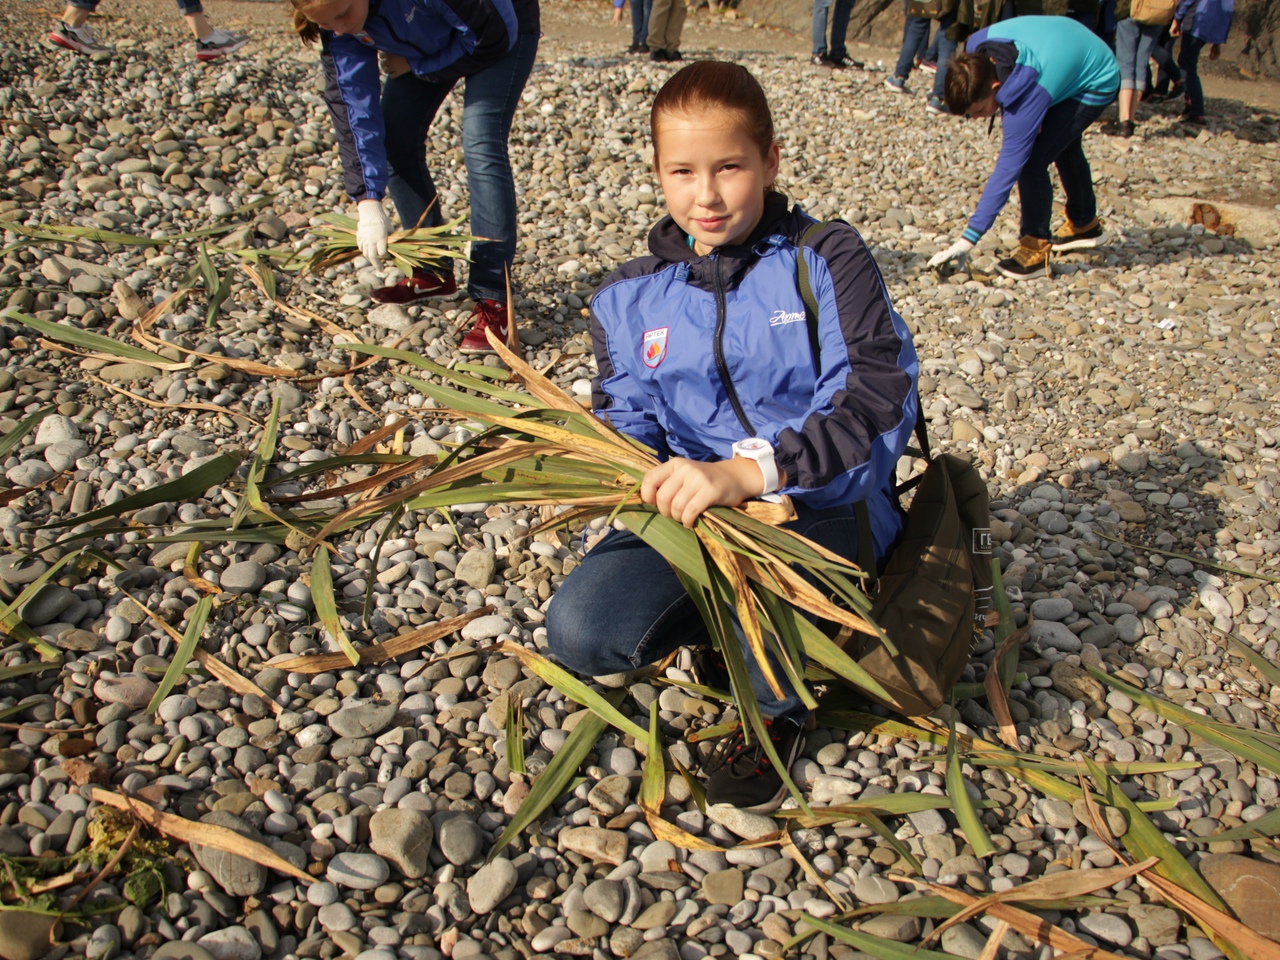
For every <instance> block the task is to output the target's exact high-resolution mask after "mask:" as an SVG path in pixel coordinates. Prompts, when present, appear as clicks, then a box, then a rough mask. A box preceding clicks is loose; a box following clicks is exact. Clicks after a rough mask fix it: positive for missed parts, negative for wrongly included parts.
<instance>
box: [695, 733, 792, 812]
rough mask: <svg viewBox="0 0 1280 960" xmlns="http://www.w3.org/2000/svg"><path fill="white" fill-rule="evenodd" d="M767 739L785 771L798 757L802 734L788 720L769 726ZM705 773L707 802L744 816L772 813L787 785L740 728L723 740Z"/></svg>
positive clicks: (712, 755) (756, 744)
mask: <svg viewBox="0 0 1280 960" xmlns="http://www.w3.org/2000/svg"><path fill="white" fill-rule="evenodd" d="M769 739H770V740H772V741H773V746H774V749H776V750H777V751H778V758H779V759H780V760H781V761H782V762H783V763H784V764H786V767H787V769H788V770H790V769H791V764H793V763H795V759H796V757H798V756H800V750H801V748H802V747H803V746H804V731H803V730H802V729H801V728H800V726H799V725H798V724H796V723H795V722H793V721H791V720H787V719H785V718H781V719H778V720H774V721H772V722H770V723H769ZM702 769H703V772H704V773H706V774H707V803H709V804H711V805H712V806H715V805H716V804H718V803H727V804H728V805H729V806H731V807H737V808H738V809H739V810H742V811H744V812H746V813H772V812H773V811H774V810H777V809H778V807H779V806H781V805H782V798H783V797H784V796H786V794H787V786H786V784H785V783H783V782H782V775H781V774H780V773H778V771H777V770H775V769H774V767H773V764H772V763H770V762H769V756H768V754H766V753H765V752H764V747H763V746H762V745H761V744H760V743H759V741H758V740H755V739H753V740H752V741H751V744H750V745H748V744H747V742H746V739H745V738H744V736H743V733H742V728H741V727H739V728H738V729H737V730H736V731H734V732H733V733H731V734H729V735H728V736H727V737H724V738H723V739H722V740H721V741H720V742H719V743H717V744H716V747H715V750H713V751H712V752H711V756H710V757H709V758H708V759H707V762H706V763H705V764H704V765H703V768H702Z"/></svg>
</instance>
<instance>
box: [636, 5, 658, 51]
mask: <svg viewBox="0 0 1280 960" xmlns="http://www.w3.org/2000/svg"><path fill="white" fill-rule="evenodd" d="M652 8H653V0H631V42H632V44H633V45H635V46H639V45H640V44H642V43H644V42H645V40H646V39H648V37H649V11H650V10H651V9H652Z"/></svg>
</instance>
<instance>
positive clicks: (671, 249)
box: [649, 193, 813, 289]
mask: <svg viewBox="0 0 1280 960" xmlns="http://www.w3.org/2000/svg"><path fill="white" fill-rule="evenodd" d="M811 223H813V218H811V217H809V216H808V215H807V214H806V213H804V211H802V210H801V209H800V207H799V206H796V207H790V206H789V205H788V201H787V198H786V197H784V196H783V195H782V194H780V193H770V194H766V196H765V199H764V213H763V214H762V215H761V217H760V222H759V223H758V224H756V228H755V229H754V230H752V231H751V234H750V236H748V237H747V239H746V241H745V242H744V243H735V244H726V245H725V246H722V247H716V250H715V255H714V257H713V256H709V255H704V254H700V253H696V252H694V250H693V248H692V247H690V246H689V235H688V234H687V233H685V232H684V231H683V230H681V229H680V227H679V226H677V225H676V222H675V220H673V219H672V218H671V215H670V214H668V215H667V216H665V217H663V218H662V219H661V220H659V221H658V222H657V223H656V224H654V227H653V229H652V230H650V231H649V252H650V253H652V254H653V255H654V256H655V257H657V258H658V259H660V260H665V261H666V262H667V263H687V264H689V276H690V279H691V280H692V281H693V282H694V283H696V284H698V285H699V286H707V287H709V286H711V285H712V284H713V283H714V279H713V277H714V274H713V273H712V272H711V271H712V270H714V269H716V268H717V267H718V268H719V270H720V272H721V280H722V282H723V283H724V284H725V286H726V287H727V288H730V289H732V288H733V287H736V286H737V285H738V282H739V281H740V280H741V279H742V277H743V276H744V275H745V274H746V272H747V271H748V270H750V269H751V266H752V265H753V264H754V263H755V262H756V260H757V259H758V258H759V253H758V252H757V251H756V245H757V244H758V243H759V242H760V241H761V240H763V239H764V238H765V237H771V236H775V235H781V236H784V237H787V238H788V239H791V240H797V241H798V240H799V239H800V236H801V234H803V233H804V230H805V228H806V227H807V226H808V225H809V224H811Z"/></svg>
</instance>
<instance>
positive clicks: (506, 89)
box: [382, 33, 538, 303]
mask: <svg viewBox="0 0 1280 960" xmlns="http://www.w3.org/2000/svg"><path fill="white" fill-rule="evenodd" d="M537 54H538V35H537V34H533V33H529V34H520V35H519V36H518V37H516V43H515V46H514V47H513V48H512V49H511V52H510V53H508V54H507V55H506V56H505V57H503V58H502V59H501V60H499V61H498V62H497V63H495V64H494V65H493V66H491V67H488V68H486V69H484V70H481V71H480V72H479V73H477V74H473V75H472V76H469V77H466V78H465V79H464V80H463V94H462V156H463V160H464V162H465V163H466V167H467V187H468V189H470V191H471V232H472V233H473V234H474V235H475V236H477V237H485V238H486V239H485V240H483V241H479V240H477V241H476V242H474V243H473V244H472V245H471V274H470V278H469V280H468V283H467V293H468V294H469V295H470V297H471V299H472V300H480V299H482V298H483V299H486V300H499V301H502V302H503V303H505V302H506V299H507V279H506V276H507V273H508V272H509V271H510V269H511V264H512V261H513V260H514V259H515V250H516V185H515V180H514V178H513V177H512V175H511V159H510V156H509V153H508V147H507V140H508V138H509V137H510V135H511V121H512V119H513V118H514V117H515V112H516V108H517V107H519V106H520V95H521V93H523V92H524V84H525V81H526V80H528V79H529V73H530V71H532V70H533V61H534V58H535V57H536V56H537ZM455 83H456V81H454V80H446V81H444V82H432V81H429V80H424V79H423V78H421V77H417V76H414V75H413V74H412V73H405V74H401V75H400V76H398V77H392V78H388V79H387V81H386V83H385V84H384V85H383V88H382V117H383V121H384V123H385V125H386V131H387V133H386V147H387V164H388V166H389V168H390V170H389V172H390V177H389V179H388V181H387V193H389V194H390V195H391V200H392V202H393V203H395V205H396V212H397V213H398V214H399V215H400V223H401V224H402V225H403V226H404V227H405V228H406V229H407V228H409V227H412V226H413V225H414V224H416V223H417V222H418V221H419V219H422V222H423V223H424V224H427V225H430V226H439V225H440V224H441V223H443V222H444V216H443V213H442V211H441V210H440V205H439V204H438V203H436V202H434V201H435V200H436V197H437V194H436V186H435V183H434V182H433V181H432V179H431V173H430V171H429V170H428V169H427V162H426V156H425V147H426V142H427V134H428V133H429V132H430V130H431V122H432V121H433V120H434V119H435V117H436V113H437V111H439V109H440V105H441V104H442V103H444V98H445V97H447V96H448V95H449V91H450V90H452V89H453V87H454V84H455ZM424 211H425V212H426V217H425V218H424V217H423V212H424Z"/></svg>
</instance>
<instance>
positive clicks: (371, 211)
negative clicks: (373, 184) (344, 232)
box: [356, 200, 391, 264]
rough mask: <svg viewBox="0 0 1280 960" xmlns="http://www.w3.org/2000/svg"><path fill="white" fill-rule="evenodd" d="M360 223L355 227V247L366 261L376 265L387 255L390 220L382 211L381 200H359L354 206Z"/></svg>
mask: <svg viewBox="0 0 1280 960" xmlns="http://www.w3.org/2000/svg"><path fill="white" fill-rule="evenodd" d="M356 210H357V212H358V213H359V214H360V222H359V223H358V224H357V225H356V246H357V247H359V248H360V252H361V253H363V254H364V257H365V259H366V260H368V261H369V262H370V263H372V264H377V262H378V261H379V260H381V259H382V258H383V257H385V256H386V255H387V235H388V234H389V233H391V220H390V218H388V217H387V215H386V213H385V212H384V211H383V209H382V201H381V200H361V201H360V202H359V203H357V204H356Z"/></svg>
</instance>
